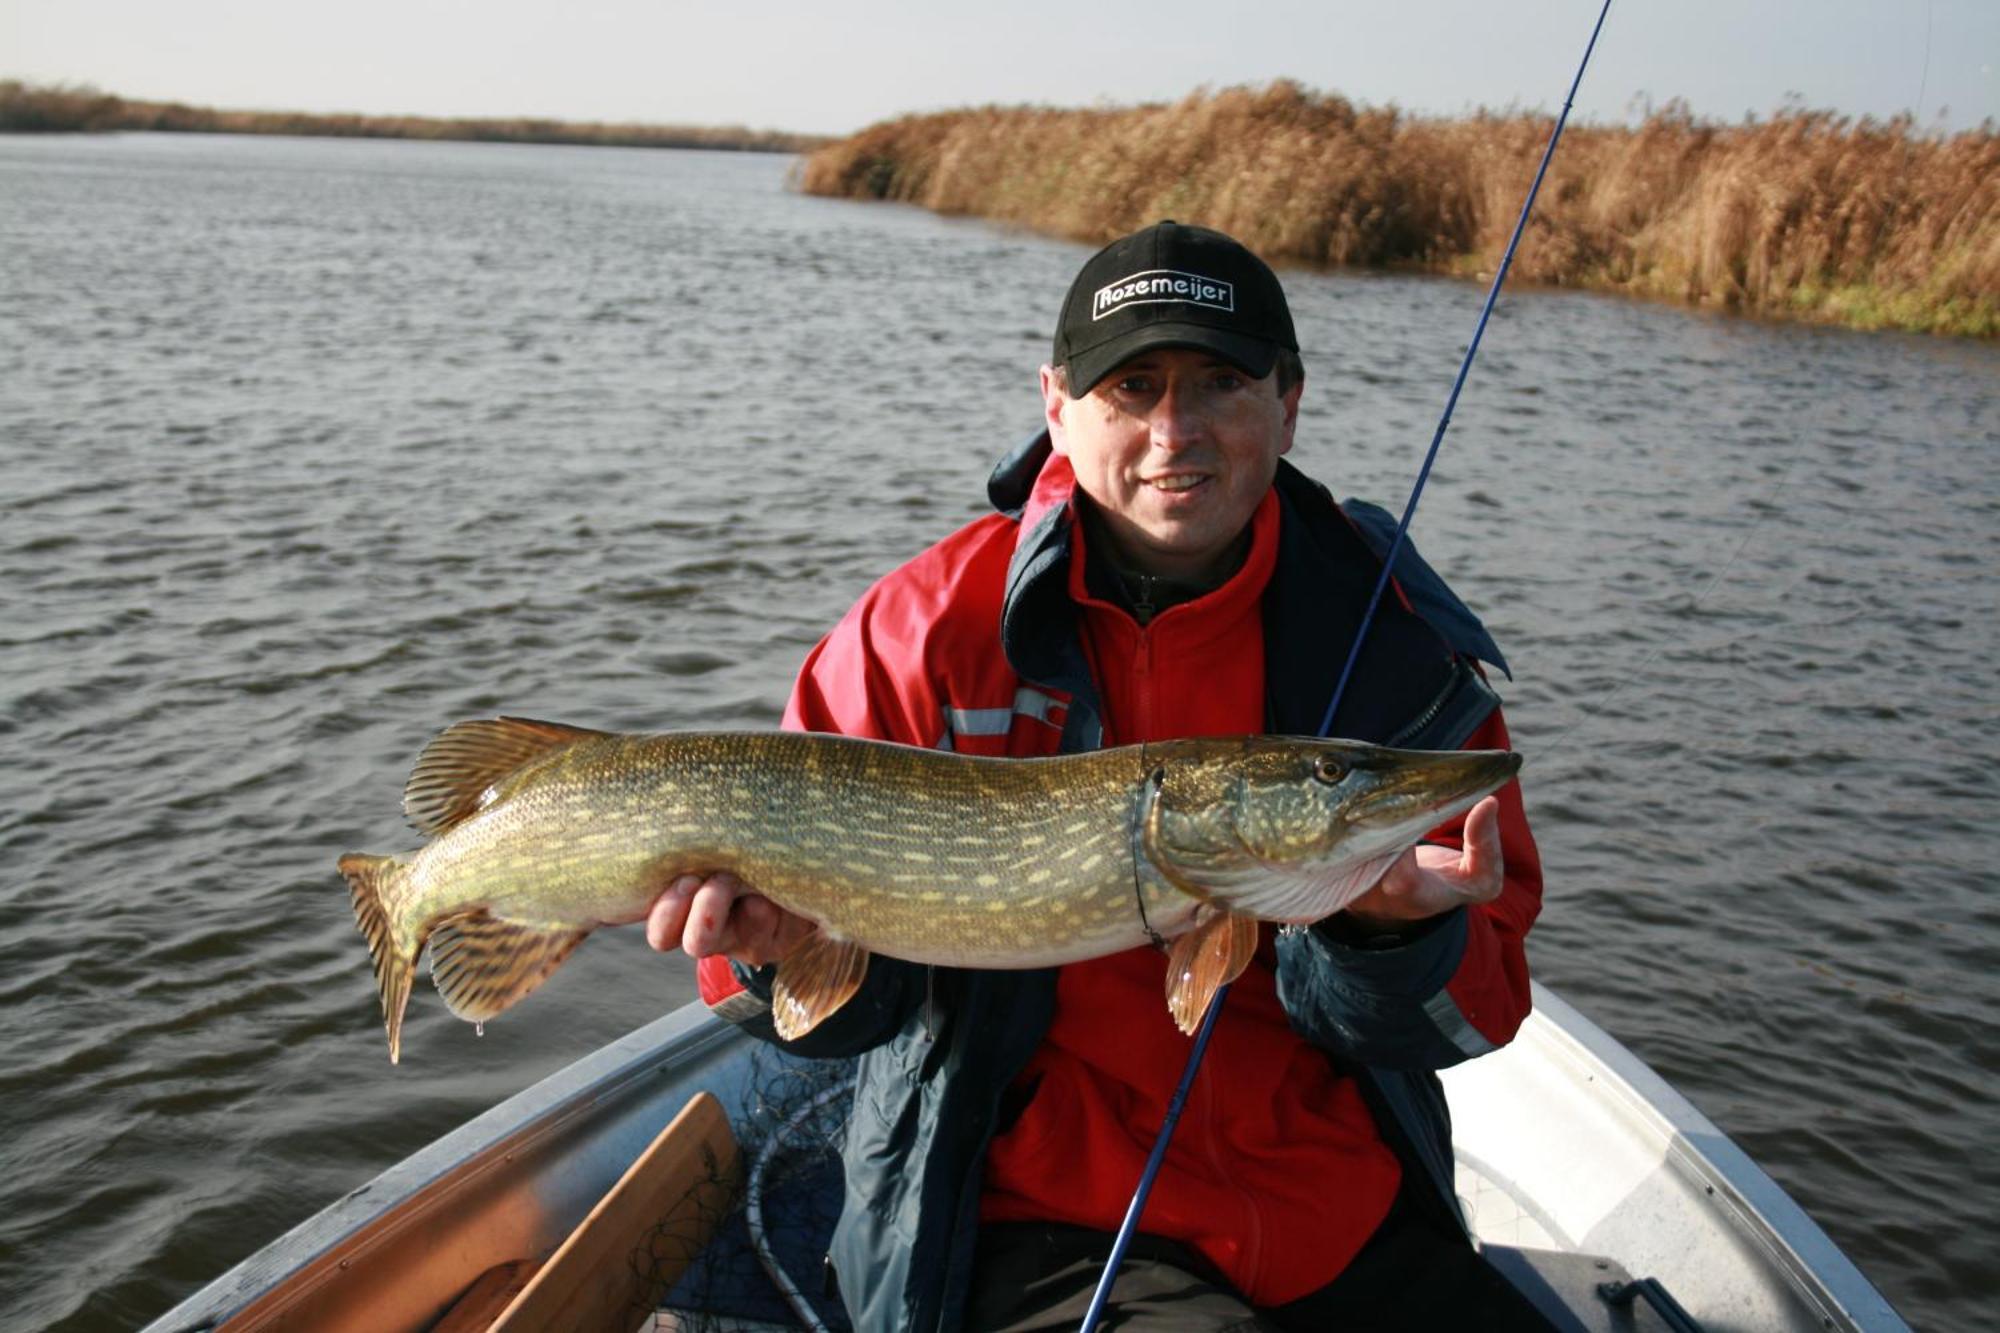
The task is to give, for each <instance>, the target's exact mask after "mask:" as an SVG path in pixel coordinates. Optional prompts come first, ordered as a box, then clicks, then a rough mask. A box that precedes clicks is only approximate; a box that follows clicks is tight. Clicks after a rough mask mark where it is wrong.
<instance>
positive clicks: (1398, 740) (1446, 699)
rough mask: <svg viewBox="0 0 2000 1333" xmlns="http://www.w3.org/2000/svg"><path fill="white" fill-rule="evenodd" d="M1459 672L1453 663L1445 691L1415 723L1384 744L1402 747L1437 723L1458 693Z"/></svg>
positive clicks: (1419, 715) (1426, 708)
mask: <svg viewBox="0 0 2000 1333" xmlns="http://www.w3.org/2000/svg"><path fill="white" fill-rule="evenodd" d="M1458 670H1459V668H1458V665H1457V664H1456V663H1453V664H1452V670H1451V676H1450V678H1449V679H1448V680H1446V681H1445V683H1444V689H1443V690H1442V691H1440V692H1439V694H1438V697H1437V698H1435V699H1433V700H1431V701H1430V703H1429V705H1428V706H1426V707H1425V709H1424V711H1423V712H1421V713H1419V714H1417V716H1416V719H1415V720H1414V721H1412V722H1410V723H1408V724H1407V725H1405V726H1404V728H1403V729H1402V730H1401V731H1399V732H1397V733H1396V734H1395V735H1393V736H1391V737H1390V738H1389V739H1388V740H1386V741H1384V742H1383V744H1384V745H1401V744H1403V743H1404V742H1406V741H1408V740H1409V739H1410V738H1411V737H1413V736H1416V735H1418V734H1419V733H1421V732H1422V731H1423V729H1424V728H1425V727H1428V726H1429V725H1430V724H1431V723H1433V722H1435V721H1436V720H1437V716H1438V714H1439V713H1442V712H1443V711H1444V706H1445V705H1446V704H1448V703H1450V702H1451V699H1452V696H1453V695H1455V694H1457V693H1458V686H1459V679H1458Z"/></svg>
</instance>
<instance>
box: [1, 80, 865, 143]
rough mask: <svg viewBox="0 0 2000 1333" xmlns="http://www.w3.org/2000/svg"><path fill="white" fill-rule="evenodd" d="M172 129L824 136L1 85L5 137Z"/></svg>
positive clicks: (584, 136)
mask: <svg viewBox="0 0 2000 1333" xmlns="http://www.w3.org/2000/svg"><path fill="white" fill-rule="evenodd" d="M110 130H171V131H177V132H180V133H183V134H305V135H318V136H324V137H333V138H358V139H466V140H474V141H478V142H482V143H555V144H595V145H600V146H605V147H618V148H725V149H736V150H741V151H746V152H766V153H797V152H803V151H805V150H806V149H809V148H813V147H816V146H818V145H820V144H823V143H825V142H826V138H825V136H823V135H806V134H786V133H782V132H780V131H776V130H752V129H746V128H745V127H743V126H741V125H625V124H618V125H614V124H605V123H603V122H599V121H564V120H538V119H532V118H527V117H514V118H502V119H492V118H489V119H476V118H473V119H445V118H440V117H434V116H361V115H318V114H314V113H311V112H305V111H226V110H221V109H218V108H216V107H202V106H188V105H186V104H184V103H181V102H138V101H128V100H127V99H125V98H122V97H119V96H117V95H115V94H112V93H102V92H98V91H96V90H95V89H91V88H71V87H45V86H36V85H32V84H25V83H21V82H19V81H17V80H4V81H0V131H12V132H17V133H18V132H35V131H86V132H88V131H100V132H101V131H110Z"/></svg>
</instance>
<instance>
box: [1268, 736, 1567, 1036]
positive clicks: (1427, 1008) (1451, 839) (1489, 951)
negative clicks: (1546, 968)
mask: <svg viewBox="0 0 2000 1333" xmlns="http://www.w3.org/2000/svg"><path fill="white" fill-rule="evenodd" d="M1465 748H1467V749H1472V750H1504V749H1509V748H1511V746H1510V745H1509V743H1508V738H1507V724H1506V721H1505V720H1504V719H1503V718H1502V717H1501V715H1500V711H1499V709H1497V708H1496V709H1494V711H1493V712H1492V714H1491V715H1490V716H1489V717H1488V718H1487V719H1486V721H1485V722H1484V723H1483V724H1481V726H1480V727H1479V729H1478V730H1477V731H1475V732H1474V733H1473V734H1472V736H1471V738H1470V739H1468V740H1467V742H1466V746H1465ZM1497 795H1498V796H1499V798H1500V850H1501V855H1502V858H1503V860H1504V863H1505V870H1504V873H1503V880H1504V882H1503V885H1502V887H1501V890H1500V896H1499V897H1498V898H1496V899H1494V900H1493V901H1492V902H1490V903H1481V904H1478V905H1476V906H1471V907H1461V908H1458V909H1456V910H1454V911H1451V912H1447V913H1445V914H1444V915H1442V916H1439V917H1434V918H1432V919H1431V920H1430V921H1427V922H1421V923H1418V925H1417V926H1416V927H1415V928H1414V929H1413V930H1412V931H1411V932H1409V933H1407V934H1405V935H1403V936H1401V937H1399V942H1398V943H1397V944H1395V945H1393V946H1391V947H1386V948H1384V947H1380V945H1379V941H1378V942H1373V944H1374V947H1371V942H1370V941H1368V940H1366V939H1364V938H1363V937H1362V936H1360V935H1359V934H1358V933H1356V932H1354V931H1353V930H1352V929H1351V928H1349V926H1348V924H1347V922H1346V920H1345V918H1343V917H1341V916H1339V915H1336V916H1333V917H1330V918H1328V919H1327V920H1325V921H1322V922H1319V923H1318V924H1316V925H1314V926H1312V927H1310V928H1309V929H1307V930H1304V931H1294V932H1287V933H1283V934H1281V935H1280V936H1279V938H1278V997H1279V999H1280V1000H1281V1001H1282V1002H1283V1004H1284V1006H1285V1009H1286V1012H1287V1013H1288V1014H1289V1015H1290V1016H1291V1021H1292V1025H1293V1027H1295V1028H1296V1029H1298V1031H1299V1032H1300V1033H1301V1034H1302V1035H1303V1036H1305V1038H1306V1039H1307V1040H1308V1041H1311V1042H1313V1043H1314V1044H1316V1045H1319V1046H1321V1047H1324V1048H1325V1049H1327V1050H1329V1051H1332V1052H1334V1053H1335V1054H1336V1055H1340V1056H1343V1057H1345V1058H1347V1059H1350V1060H1353V1061H1355V1062H1357V1063H1361V1064H1367V1065H1374V1066H1377V1067H1379V1068H1386V1069H1443V1068H1445V1067H1447V1066H1449V1065H1455V1064H1457V1063H1459V1062H1460V1061H1461V1060H1467V1059H1470V1058H1472V1057H1473V1056H1475V1055H1484V1054H1485V1053H1486V1052H1488V1051H1491V1050H1494V1049H1496V1048H1498V1047H1500V1046H1504V1045H1506V1044H1507V1042H1509V1041H1511V1040H1512V1039H1513V1037H1514V1033H1515V1032H1516V1031H1517V1030H1518V1029H1519V1028H1520V1026H1521V1022H1522V1020H1523V1019H1525V1018H1526V1017H1527V1016H1528V1008H1529V992H1528V961H1527V953H1526V950H1525V947H1524V941H1525V939H1526V936H1527V933H1528V928H1529V927H1530V926H1532V925H1533V924H1534V920H1535V917H1536V915H1537V914H1538V913H1539V912H1540V911H1541V905H1542V862H1541V855H1540V853H1539V852H1537V851H1536V849H1535V839H1534V835H1533V834H1532V833H1531V832H1530V831H1529V829H1528V817H1527V813H1526V811H1525V809H1524V808H1523V806H1522V802H1521V784H1520V781H1519V779H1516V780H1514V781H1512V782H1509V783H1508V784H1507V785H1506V786H1505V787H1502V788H1501V789H1500V790H1499V792H1498V793H1497ZM1463 826H1464V820H1463V818H1462V817H1461V818H1460V819H1458V820H1455V821H1453V822H1452V823H1450V824H1446V825H1444V826H1442V827H1440V828H1438V829H1436V830H1434V831H1433V832H1432V833H1431V834H1430V836H1429V837H1428V838H1427V839H1426V841H1428V842H1433V843H1437V844H1439V845H1441V846H1447V847H1459V846H1461V845H1462V838H1461V834H1462V831H1463Z"/></svg>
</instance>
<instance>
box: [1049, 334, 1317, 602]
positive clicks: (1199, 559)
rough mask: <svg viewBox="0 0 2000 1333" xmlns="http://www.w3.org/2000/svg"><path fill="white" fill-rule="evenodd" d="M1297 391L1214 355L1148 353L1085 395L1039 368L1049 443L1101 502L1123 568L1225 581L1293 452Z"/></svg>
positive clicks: (1164, 350) (1190, 351) (1296, 387)
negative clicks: (1240, 539) (1239, 543)
mask: <svg viewBox="0 0 2000 1333" xmlns="http://www.w3.org/2000/svg"><path fill="white" fill-rule="evenodd" d="M1300 388H1301V386H1300V385H1296V384H1295V385H1293V386H1292V388H1291V390H1290V392H1288V393H1285V394H1283V395H1280V394H1279V393H1278V388H1277V378H1276V375H1275V372H1274V373H1273V374H1271V375H1266V376H1265V377H1264V378H1263V379H1261V380H1253V379H1251V378H1250V377H1249V376H1248V375H1246V374H1245V373H1244V372H1243V371H1241V370H1238V369H1237V368H1236V367H1235V366H1232V365H1230V364H1229V363H1228V362H1227V361H1224V360H1222V359H1220V358H1219V357H1217V356H1215V355H1214V354H1213V353H1210V352H1202V351H1196V350H1193V349H1190V348H1178V347H1172V348H1161V349H1159V350H1158V351H1151V352H1142V353H1140V354H1139V355H1138V356H1135V357H1133V358H1132V359H1131V360H1130V361H1127V362H1126V363H1125V364H1124V365H1122V366H1120V367H1118V369H1116V370H1114V371H1112V372H1111V373H1110V374H1109V375H1106V376H1105V377H1104V378H1103V379H1102V380H1100V381H1099V382H1098V384H1097V386H1096V387H1095V388H1093V389H1092V390H1091V391H1090V392H1089V393H1087V394H1085V395H1084V396H1083V397H1081V398H1071V397H1070V396H1069V395H1068V394H1066V393H1064V392H1063V391H1062V389H1060V388H1059V387H1057V385H1056V382H1055V373H1054V371H1053V370H1052V369H1051V368H1050V367H1048V366H1043V367H1042V402H1043V407H1044V408H1045V410H1046V412H1047V415H1048V423H1049V438H1050V440H1051V441H1052V442H1053V443H1054V444H1055V448H1056V452H1058V453H1061V454H1065V455H1067V456H1068V458H1069V461H1070V465H1071V466H1072V467H1073V468H1074V469H1075V470H1076V479H1077V484H1078V485H1079V486H1081V487H1082V488H1083V492H1084V494H1086V495H1088V496H1089V497H1090V498H1091V500H1092V501H1094V502H1095V503H1096V506H1097V508H1098V511H1099V512H1100V513H1101V514H1102V515H1103V517H1104V522H1105V526H1106V529H1107V530H1108V533H1109V535H1110V537H1111V541H1112V544H1113V546H1114V547H1115V548H1116V549H1115V551H1114V552H1113V554H1114V555H1115V557H1116V558H1117V560H1118V561H1119V563H1120V564H1122V565H1124V566H1125V567H1127V568H1128V569H1131V570H1134V571H1136V572H1143V573H1148V574H1157V575H1163V576H1165V577H1168V578H1178V579H1189V580H1206V579H1209V578H1212V577H1214V576H1216V575H1217V574H1220V573H1224V572H1226V570H1225V569H1224V568H1223V562H1225V561H1226V560H1227V559H1228V558H1229V556H1230V555H1231V553H1232V551H1233V549H1234V547H1235V544H1236V538H1237V536H1238V535H1239V534H1241V533H1242V531H1243V529H1244V527H1245V526H1246V525H1247V524H1248V523H1249V522H1250V516H1251V515H1252V514H1253V513H1255V512H1256V510H1257V506H1258V504H1259V503H1261V502H1262V500H1263V498H1264V493H1265V492H1266V491H1268V490H1269V489H1270V488H1271V478H1272V477H1273V476H1275V475H1276V474H1277V470H1278V456H1279V455H1280V454H1283V453H1285V452H1287V451H1288V450H1290V449H1291V447H1292V432H1293V430H1294V428H1296V426H1297V425H1298V415H1299V390H1300Z"/></svg>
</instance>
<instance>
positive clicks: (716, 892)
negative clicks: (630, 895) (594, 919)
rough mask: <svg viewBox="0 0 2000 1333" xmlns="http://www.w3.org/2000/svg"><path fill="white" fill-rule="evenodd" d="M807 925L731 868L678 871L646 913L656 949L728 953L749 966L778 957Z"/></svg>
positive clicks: (649, 939) (696, 953)
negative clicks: (695, 872) (707, 871)
mask: <svg viewBox="0 0 2000 1333" xmlns="http://www.w3.org/2000/svg"><path fill="white" fill-rule="evenodd" d="M812 931H813V923H812V922H810V921H808V920H806V919H805V918H804V917H802V916H794V915H793V914H792V913H790V912H787V911H786V910H785V909H784V908H782V907H780V906H778V905H777V904H776V903H774V902H772V901H771V900H770V899H769V898H766V897H764V896H763V895H762V894H759V893H756V892H755V891H753V890H752V889H750V888H749V887H748V886H746V885H745V884H744V883H743V881H741V880H739V879H737V878H736V876H734V875H730V874H716V875H709V876H707V877H705V878H704V877H703V876H701V875H682V876H681V877H680V878H678V879H676V880H675V881H674V882H673V883H672V884H669V885H668V886H667V888H666V891H665V892H663V893H662V894H661V895H660V896H659V897H657V898H655V899H654V900H653V906H652V907H651V909H649V910H648V911H647V913H646V943H648V944H650V945H652V946H653V947H654V948H655V949H658V950H659V951H660V952H661V953H669V952H671V951H673V950H674V949H682V950H685V951H686V953H687V955H688V957H690V958H706V957H708V956H709V955H711V954H727V955H728V956H729V957H730V958H732V959H734V960H735V961H736V962H739V963H747V964H749V965H750V966H751V967H762V966H763V965H764V964H766V963H775V962H778V961H779V960H781V959H782V958H784V956H785V955H786V954H788V953H790V952H791V951H792V950H793V949H794V948H796V947H797V946H798V943H799V941H801V940H803V939H804V938H805V937H806V936H807V935H809V934H811V933H812Z"/></svg>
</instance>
